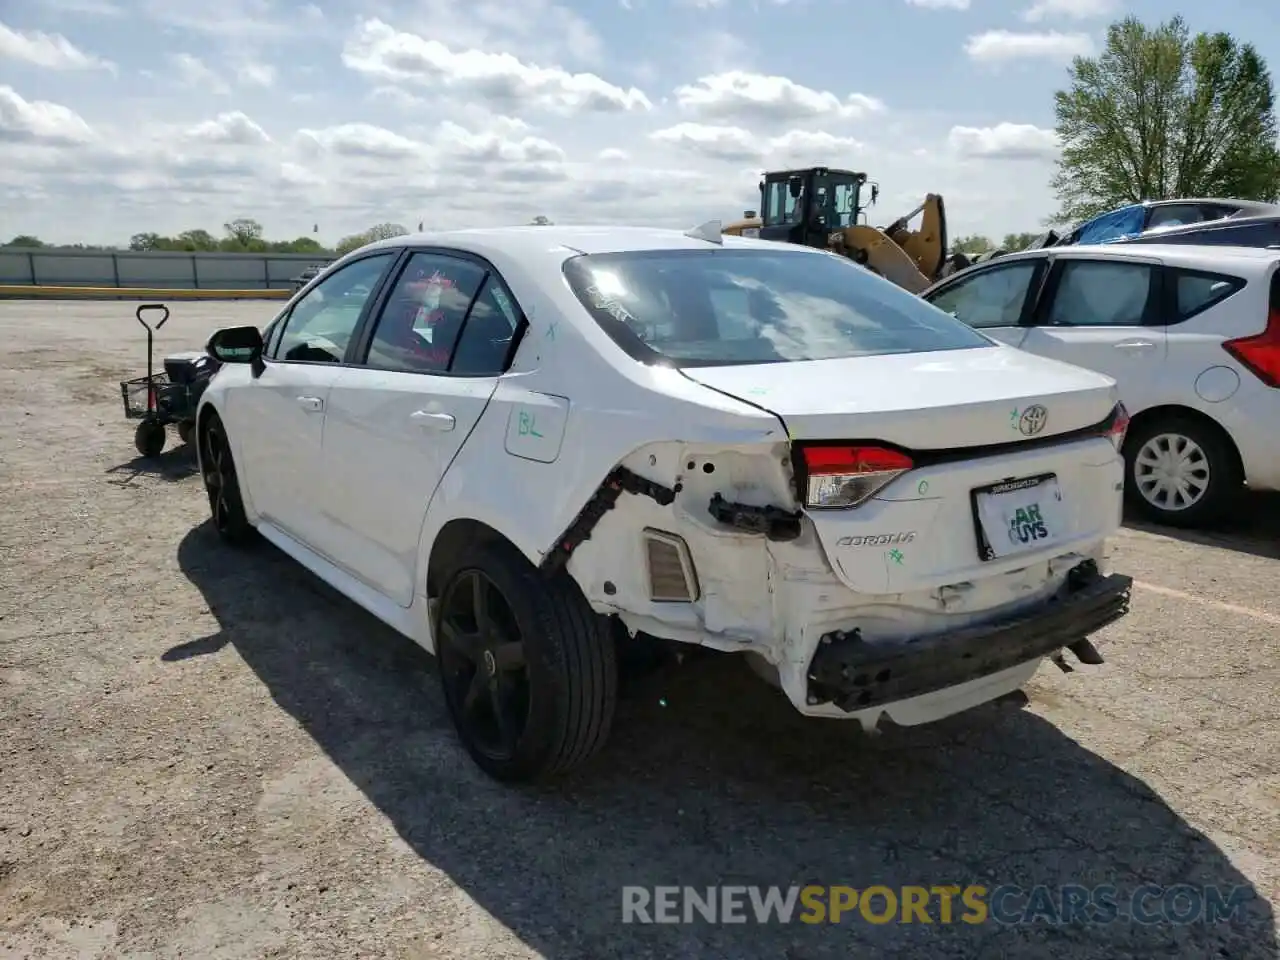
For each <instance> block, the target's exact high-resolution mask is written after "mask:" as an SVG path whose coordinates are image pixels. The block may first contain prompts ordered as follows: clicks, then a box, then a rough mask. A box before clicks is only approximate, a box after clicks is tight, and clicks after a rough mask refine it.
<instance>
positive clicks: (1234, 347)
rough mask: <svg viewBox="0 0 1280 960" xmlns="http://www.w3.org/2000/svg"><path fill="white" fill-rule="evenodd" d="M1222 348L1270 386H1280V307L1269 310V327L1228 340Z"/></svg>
mask: <svg viewBox="0 0 1280 960" xmlns="http://www.w3.org/2000/svg"><path fill="white" fill-rule="evenodd" d="M1222 348H1223V349H1224V350H1226V351H1227V353H1229V354H1231V355H1232V356H1233V357H1235V358H1236V359H1237V360H1239V361H1240V364H1241V365H1242V366H1244V367H1245V368H1247V369H1248V370H1249V371H1250V372H1251V373H1252V374H1253V375H1254V376H1255V377H1257V378H1258V379H1259V380H1261V381H1262V382H1263V383H1265V384H1266V385H1267V386H1268V387H1280V307H1276V306H1272V308H1271V310H1270V311H1269V312H1268V314H1267V329H1265V330H1263V331H1262V332H1261V333H1259V334H1255V335H1254V336H1252V337H1239V338H1237V339H1235V340H1228V341H1226V342H1225V343H1223V345H1222Z"/></svg>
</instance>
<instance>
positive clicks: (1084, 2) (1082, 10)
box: [1022, 0, 1120, 23]
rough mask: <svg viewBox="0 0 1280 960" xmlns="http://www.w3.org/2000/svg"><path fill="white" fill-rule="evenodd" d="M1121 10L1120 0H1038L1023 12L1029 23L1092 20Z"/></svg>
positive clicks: (1024, 18)
mask: <svg viewBox="0 0 1280 960" xmlns="http://www.w3.org/2000/svg"><path fill="white" fill-rule="evenodd" d="M1119 11H1120V3H1119V0H1036V2H1035V3H1033V4H1032V5H1031V6H1030V7H1028V8H1027V9H1026V10H1024V11H1023V13H1022V19H1023V20H1025V21H1027V22H1028V23H1039V22H1040V21H1042V20H1053V19H1058V20H1092V19H1096V18H1099V17H1110V16H1113V15H1114V14H1116V13H1118V12H1119Z"/></svg>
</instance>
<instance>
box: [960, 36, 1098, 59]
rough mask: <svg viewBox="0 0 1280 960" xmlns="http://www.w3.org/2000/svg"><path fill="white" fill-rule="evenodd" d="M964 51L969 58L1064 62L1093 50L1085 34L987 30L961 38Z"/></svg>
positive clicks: (1088, 37)
mask: <svg viewBox="0 0 1280 960" xmlns="http://www.w3.org/2000/svg"><path fill="white" fill-rule="evenodd" d="M964 49H965V53H967V54H968V55H969V58H970V59H971V60H977V61H979V62H982V63H999V62H1003V61H1007V60H1042V61H1050V62H1053V63H1067V62H1070V61H1071V59H1072V58H1073V57H1087V56H1089V55H1090V54H1092V53H1093V52H1094V44H1093V39H1092V38H1091V37H1090V36H1089V35H1088V34H1087V33H1059V32H1058V31H1056V30H1053V31H1050V32H1048V33H1014V32H1012V31H1009V30H988V31H987V32H986V33H979V34H975V35H974V36H971V37H969V39H968V40H966V41H965V45H964Z"/></svg>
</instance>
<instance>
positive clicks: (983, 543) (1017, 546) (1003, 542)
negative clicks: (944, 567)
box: [972, 473, 1066, 560]
mask: <svg viewBox="0 0 1280 960" xmlns="http://www.w3.org/2000/svg"><path fill="white" fill-rule="evenodd" d="M972 497H973V521H974V528H975V533H976V534H977V536H978V552H979V554H980V555H981V556H982V559H984V560H1000V559H1002V558H1004V557H1011V556H1015V555H1017V554H1019V553H1026V552H1027V551H1029V550H1038V549H1040V548H1041V547H1047V546H1051V545H1052V544H1054V543H1055V542H1057V540H1058V539H1059V537H1060V536H1061V535H1062V528H1063V524H1064V523H1065V522H1066V504H1065V503H1063V500H1062V490H1061V488H1060V487H1059V486H1058V478H1057V476H1056V475H1055V474H1052V473H1046V474H1042V475H1041V476H1037V477H1024V478H1022V479H1019V480H1005V481H1002V482H1000V483H993V484H991V485H990V486H986V487H979V488H977V489H975V490H974V491H973V494H972Z"/></svg>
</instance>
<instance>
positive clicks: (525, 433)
mask: <svg viewBox="0 0 1280 960" xmlns="http://www.w3.org/2000/svg"><path fill="white" fill-rule="evenodd" d="M536 426H537V421H536V420H535V419H534V418H533V417H531V416H529V414H528V413H526V412H525V411H524V410H521V411H520V427H519V431H520V436H522V437H538V438H539V439H541V437H542V434H540V433H539V432H538V431H537V429H535V428H536Z"/></svg>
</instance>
